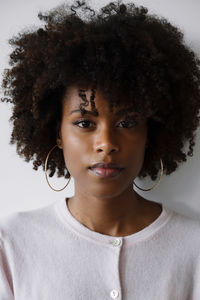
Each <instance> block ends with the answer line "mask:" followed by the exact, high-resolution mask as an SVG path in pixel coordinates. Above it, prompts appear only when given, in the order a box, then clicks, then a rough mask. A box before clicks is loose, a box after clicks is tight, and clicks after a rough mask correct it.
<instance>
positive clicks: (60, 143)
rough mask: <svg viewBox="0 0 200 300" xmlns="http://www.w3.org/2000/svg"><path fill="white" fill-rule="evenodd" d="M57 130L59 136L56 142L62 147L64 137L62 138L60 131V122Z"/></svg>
mask: <svg viewBox="0 0 200 300" xmlns="http://www.w3.org/2000/svg"><path fill="white" fill-rule="evenodd" d="M56 132H57V138H56V143H57V146H58V148H60V149H62V139H61V132H60V123H59V122H58V123H57V126H56Z"/></svg>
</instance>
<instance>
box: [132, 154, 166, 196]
mask: <svg viewBox="0 0 200 300" xmlns="http://www.w3.org/2000/svg"><path fill="white" fill-rule="evenodd" d="M160 165H161V172H160V177H159V180H158V182H157V183H156V184H154V186H153V187H152V188H150V189H142V188H140V187H139V186H137V185H136V184H135V182H134V181H133V184H134V185H135V186H136V187H137V188H138V189H140V190H141V191H150V190H153V189H154V188H155V187H156V186H158V185H159V184H160V181H161V178H162V176H163V162H162V159H161V158H160Z"/></svg>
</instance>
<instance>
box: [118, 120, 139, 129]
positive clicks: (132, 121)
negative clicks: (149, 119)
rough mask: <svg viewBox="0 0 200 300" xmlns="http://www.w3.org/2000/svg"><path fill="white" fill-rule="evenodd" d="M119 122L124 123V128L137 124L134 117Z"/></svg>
mask: <svg viewBox="0 0 200 300" xmlns="http://www.w3.org/2000/svg"><path fill="white" fill-rule="evenodd" d="M120 123H123V124H125V127H124V128H132V127H135V126H137V125H138V122H137V121H136V120H135V119H129V120H124V121H122V122H120Z"/></svg>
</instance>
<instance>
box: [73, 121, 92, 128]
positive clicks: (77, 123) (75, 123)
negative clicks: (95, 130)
mask: <svg viewBox="0 0 200 300" xmlns="http://www.w3.org/2000/svg"><path fill="white" fill-rule="evenodd" d="M81 123H83V124H88V123H92V122H91V121H90V120H78V121H76V122H74V123H73V124H74V125H77V126H78V127H80V128H89V127H88V126H83V127H82V126H79V124H81Z"/></svg>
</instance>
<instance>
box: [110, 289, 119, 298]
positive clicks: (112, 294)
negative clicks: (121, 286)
mask: <svg viewBox="0 0 200 300" xmlns="http://www.w3.org/2000/svg"><path fill="white" fill-rule="evenodd" d="M118 296H119V292H118V291H116V290H112V291H111V292H110V297H111V298H112V299H116V298H117V297H118Z"/></svg>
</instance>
